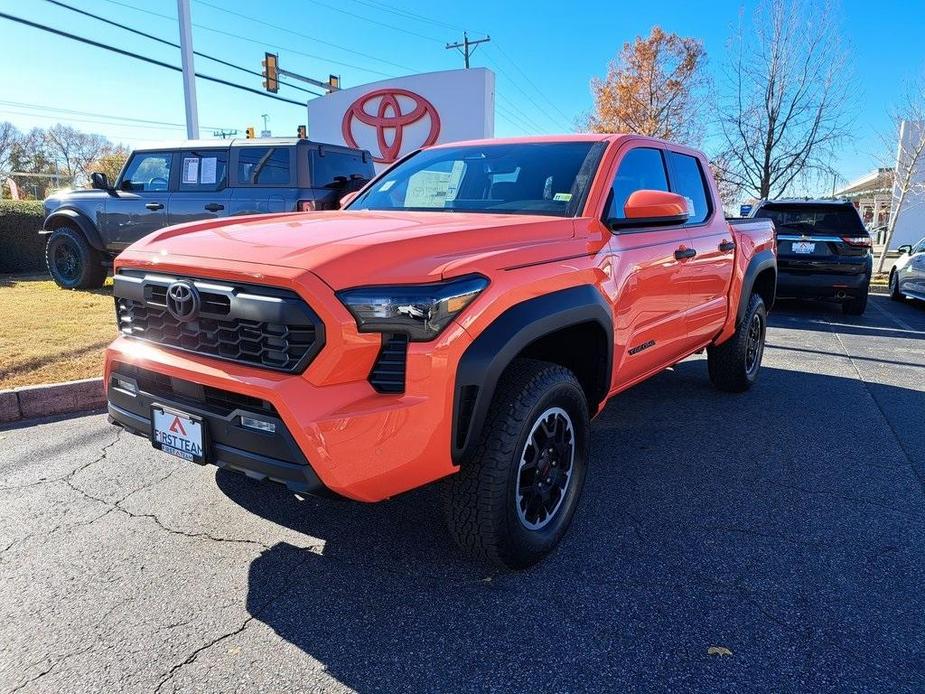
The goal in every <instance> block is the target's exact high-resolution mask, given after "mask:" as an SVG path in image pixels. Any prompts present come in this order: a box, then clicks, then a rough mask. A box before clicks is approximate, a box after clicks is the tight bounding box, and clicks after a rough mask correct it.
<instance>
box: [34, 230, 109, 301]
mask: <svg viewBox="0 0 925 694" xmlns="http://www.w3.org/2000/svg"><path fill="white" fill-rule="evenodd" d="M67 259H70V261H72V263H73V264H72V265H71V264H68V262H67ZM45 264H46V265H47V266H48V273H49V274H50V275H51V277H52V279H53V280H54V281H55V283H56V284H57V285H58V286H59V287H62V288H64V289H99V288H100V287H102V286H103V282H105V281H106V267H105V265H104V264H103V255H102V254H101V253H100V252H99V251H98V250H96V249H95V248H92V247H91V246H90V244H89V243H87V239H85V238H84V235H83V234H82V233H80V232H79V231H77V230H76V229H74V228H73V227H69V226H62V227H58V228H57V229H55V230H54V231H53V232H52V233H51V236H49V237H48V243H47V244H46V245H45Z"/></svg>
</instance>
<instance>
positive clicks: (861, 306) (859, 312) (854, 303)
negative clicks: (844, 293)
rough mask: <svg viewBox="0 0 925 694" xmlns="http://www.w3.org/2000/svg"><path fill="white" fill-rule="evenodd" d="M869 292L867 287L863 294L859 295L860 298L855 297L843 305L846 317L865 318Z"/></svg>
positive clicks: (842, 308)
mask: <svg viewBox="0 0 925 694" xmlns="http://www.w3.org/2000/svg"><path fill="white" fill-rule="evenodd" d="M868 291H869V290H868V289H867V287H865V288H864V292H863V293H862V294H859V295H858V296H855V297H853V298H851V299H848V301H846V302H844V303H843V304H842V305H841V310H842V313H844V314H845V315H846V316H863V315H864V311H866V310H867V295H868Z"/></svg>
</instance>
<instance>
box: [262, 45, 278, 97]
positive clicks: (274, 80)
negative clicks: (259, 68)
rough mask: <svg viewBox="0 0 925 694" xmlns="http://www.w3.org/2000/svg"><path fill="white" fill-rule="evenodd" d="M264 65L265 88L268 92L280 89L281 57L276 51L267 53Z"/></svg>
mask: <svg viewBox="0 0 925 694" xmlns="http://www.w3.org/2000/svg"><path fill="white" fill-rule="evenodd" d="M261 65H263V88H264V89H266V90H267V91H268V92H273V93H274V94H276V92H278V91H279V58H278V57H277V56H276V54H275V53H265V54H264V59H263V61H261Z"/></svg>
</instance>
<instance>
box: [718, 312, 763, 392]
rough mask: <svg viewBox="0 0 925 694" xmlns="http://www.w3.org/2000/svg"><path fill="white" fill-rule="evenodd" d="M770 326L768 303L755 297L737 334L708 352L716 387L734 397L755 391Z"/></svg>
mask: <svg viewBox="0 0 925 694" xmlns="http://www.w3.org/2000/svg"><path fill="white" fill-rule="evenodd" d="M767 326H768V313H767V309H766V308H765V306H764V300H763V299H762V298H761V297H760V296H759V295H757V294H752V295H751V297H750V298H749V300H748V308H746V310H745V317H744V318H743V319H742V322H741V323H740V324H739V327H738V328H737V329H736V331H735V334H734V335H733V336H732V337H731V338H729V339H728V340H726V341H725V342H723V343H722V344H720V345H711V346H710V347H708V348H707V368H708V369H709V371H710V380H711V381H712V382H713V385H715V386H716V387H717V388H719V389H720V390H726V391H729V392H731V393H741V392H742V391H745V390H748V389H749V388H751V387H752V385H753V384H754V383H755V381H756V380H757V379H758V371H759V369H760V368H761V358H762V356H763V355H764V338H765V334H766V332H767Z"/></svg>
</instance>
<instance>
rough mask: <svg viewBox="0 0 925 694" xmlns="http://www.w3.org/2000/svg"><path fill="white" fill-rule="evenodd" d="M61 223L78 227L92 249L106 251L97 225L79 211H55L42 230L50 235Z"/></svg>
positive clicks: (68, 209) (66, 209)
mask: <svg viewBox="0 0 925 694" xmlns="http://www.w3.org/2000/svg"><path fill="white" fill-rule="evenodd" d="M61 222H64V223H66V224H70V225H71V226H76V227H77V228H78V229H79V230H80V231H81V233H82V234H83V235H84V236H85V237H86V239H87V243H89V244H90V246H91V247H92V248H95V249H96V250H98V251H103V252H105V251H106V246H105V244H104V243H103V238H102V237H101V236H100V232H99V231H98V230H97V228H96V225H95V224H94V223H93V222H92V221H91V220H90V218H89V217H87V216H86V215H85V214H83V213H81V212H78V211H77V210H72V209H70V208H63V209H59V210H55V211H54V212H52V213H51V214H50V215H48V217H47V218H46V219H45V223H44V224H42V229H43V230H44V231H45V232H46V233H50V232H52V231H54V230H55V228H56V227H57V225H58V224H59V223H61Z"/></svg>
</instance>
